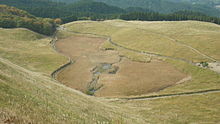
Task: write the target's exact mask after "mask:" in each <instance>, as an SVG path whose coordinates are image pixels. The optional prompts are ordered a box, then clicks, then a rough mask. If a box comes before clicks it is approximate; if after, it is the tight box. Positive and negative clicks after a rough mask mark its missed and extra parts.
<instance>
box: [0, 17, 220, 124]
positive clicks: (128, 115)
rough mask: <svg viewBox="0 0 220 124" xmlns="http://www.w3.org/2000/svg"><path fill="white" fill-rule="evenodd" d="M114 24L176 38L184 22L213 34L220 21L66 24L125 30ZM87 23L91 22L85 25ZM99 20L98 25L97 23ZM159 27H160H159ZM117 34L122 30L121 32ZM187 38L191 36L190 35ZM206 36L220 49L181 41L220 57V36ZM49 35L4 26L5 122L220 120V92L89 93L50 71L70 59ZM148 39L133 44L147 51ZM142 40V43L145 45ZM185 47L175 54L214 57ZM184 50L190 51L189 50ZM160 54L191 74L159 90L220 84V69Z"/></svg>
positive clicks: (0, 81)
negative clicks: (122, 96)
mask: <svg viewBox="0 0 220 124" xmlns="http://www.w3.org/2000/svg"><path fill="white" fill-rule="evenodd" d="M158 23H160V25H157V24H158ZM93 24H94V27H93ZM151 24H152V25H151ZM109 25H116V26H118V27H121V29H122V30H126V28H129V29H130V27H131V28H134V27H136V28H137V31H139V29H144V30H145V31H146V30H152V32H153V30H155V32H156V31H158V32H160V33H161V34H163V35H165V34H166V36H168V35H169V37H172V38H175V37H177V35H179V33H181V30H186V29H184V28H183V27H179V26H181V25H184V26H185V25H188V26H189V27H190V28H191V27H192V29H191V32H189V31H186V32H185V33H188V34H192V35H193V34H196V33H201V34H202V33H203V34H207V35H208V34H209V32H211V31H213V32H216V33H218V30H219V26H216V25H214V24H210V23H202V22H194V21H193V22H190V21H189V22H184V23H182V24H181V23H180V22H126V21H120V20H113V21H105V22H90V21H88V22H84V21H83V22H75V23H70V24H67V25H65V26H66V28H68V30H73V31H78V32H84V33H97V34H102V35H103V34H105V35H109V36H110V35H111V34H112V32H117V31H120V30H118V29H119V28H116V26H109ZM143 25H147V26H143ZM163 25H164V26H163ZM171 25H173V26H175V27H172V26H171ZM80 26H81V28H80ZM85 26H87V27H88V28H85ZM96 26H97V29H95V27H96ZM103 27H104V28H103ZM156 27H158V29H160V30H157V29H156ZM169 27H170V28H169ZM171 27H172V28H171ZM106 29H111V30H106ZM171 29H175V30H171ZM88 30H90V31H88ZM92 30H94V32H92ZM96 30H97V31H96ZM112 30H113V31H112ZM95 31H96V32H95ZM168 31H170V32H168ZM175 32H176V33H175ZM128 34H129V33H128ZM172 34H173V35H172ZM174 34H176V35H174ZM71 35H72V34H71V33H68V32H62V33H60V34H59V37H63V38H64V37H69V36H71ZM155 35H156V34H155ZM115 36H117V35H115ZM118 36H122V34H120V35H118ZM166 36H165V37H166ZM204 36H206V35H204ZM216 36H217V35H216ZM112 37H113V36H112ZM193 37H194V36H193ZM117 38H118V39H120V37H116V39H117ZM144 38H145V37H144ZM178 38H182V37H178ZM122 39H123V37H122ZM188 39H190V38H189V37H188ZM202 39H203V38H202ZM207 39H208V40H209V41H206V42H211V41H214V42H213V43H216V45H212V44H210V45H209V44H207V46H206V47H207V48H210V49H215V50H216V53H215V52H213V51H212V50H210V49H205V51H206V52H205V51H203V48H200V47H201V46H199V45H198V46H196V45H195V46H193V45H194V43H187V41H188V40H184V41H181V42H183V43H185V44H188V45H190V44H192V46H193V47H196V48H197V49H200V51H202V52H204V53H205V54H207V55H209V56H211V57H213V58H215V59H218V57H219V55H218V53H217V51H218V49H216V48H218V43H219V42H218V41H215V40H217V39H215V38H213V39H212V36H211V34H210V36H209V38H207ZM50 40H51V38H48V37H45V36H42V35H39V34H36V33H33V32H31V31H29V30H26V29H0V94H1V95H0V123H18V124H23V123H39V124H45V123H57V124H62V123H63V124H64V123H65V124H66V123H76V124H77V123H79V124H81V123H86V124H94V123H97V124H100V123H101V124H103V123H107V124H108V123H110V124H129V123H130V124H136V123H137V124H143V123H158V124H164V123H165V124H166V123H171V124H182V123H198V124H202V123H210V124H217V123H220V118H219V117H220V110H219V109H218V108H220V106H219V103H220V97H219V96H220V93H209V94H202V95H201V94H200V95H188V96H176V97H170V98H161V99H150V100H118V99H104V98H98V97H92V96H87V95H85V94H82V93H80V92H78V91H76V90H74V89H71V88H69V87H67V86H65V85H62V84H60V83H59V82H57V81H55V80H54V79H52V78H51V77H49V75H50V73H51V72H52V71H54V70H55V69H57V68H58V67H59V66H60V65H62V64H64V63H66V62H67V60H68V59H67V58H65V57H63V56H62V55H60V54H58V53H57V52H55V51H54V50H53V49H52V47H51V46H50V45H49V42H50ZM113 41H114V42H118V43H120V44H121V45H125V44H126V41H125V40H124V41H122V42H120V41H116V40H114V38H113ZM144 41H145V42H144ZM129 42H131V41H129ZM146 42H147V40H144V39H143V42H138V41H135V43H133V45H130V46H129V47H131V48H133V49H139V48H143V50H146V51H147V50H149V49H148V47H149V46H148V45H147V44H146ZM167 42H169V41H167ZM179 42H180V41H179ZM201 42H203V41H201ZM139 43H142V44H141V45H140V44H139ZM144 45H146V46H144ZM151 45H152V44H151ZM162 45H163V44H162ZM104 46H105V47H106V48H108V47H112V48H114V49H116V50H117V51H118V52H119V54H121V55H123V56H127V57H129V58H130V59H132V60H137V61H143V62H145V61H148V60H149V58H150V57H146V56H143V55H142V54H138V53H133V52H130V51H127V50H124V49H122V48H117V47H114V46H111V45H110V44H108V43H106V44H105V45H104ZM174 46H175V44H174ZM177 46H178V45H177ZM168 47H169V46H168ZM169 48H170V47H169ZM184 49H185V48H184ZM186 49H188V48H186ZM158 50H160V49H155V52H158V53H160V51H158ZM168 50H169V52H166V53H165V54H167V55H172V54H170V53H172V51H173V50H171V49H168ZM181 50H182V49H181ZM209 50H210V51H209ZM152 51H153V50H152ZM186 51H188V52H189V53H188V54H187V52H186V54H185V55H184V56H181V54H180V53H181V51H180V52H179V53H176V54H175V56H174V55H172V56H174V57H182V58H186V59H191V60H193V61H204V60H207V61H210V60H209V59H207V58H204V56H201V55H199V54H198V53H196V52H195V56H188V55H194V53H192V54H191V52H190V51H189V50H186ZM183 53H185V51H184V52H183ZM161 54H162V52H161ZM41 57H42V58H41ZM35 58H36V59H35ZM160 60H163V61H165V62H167V63H169V64H171V65H172V66H173V68H175V69H177V70H179V71H181V72H183V73H185V74H187V75H191V76H192V80H191V81H188V82H186V83H182V84H179V85H176V86H173V87H170V88H167V89H165V90H163V91H160V92H158V93H154V94H163V93H177V92H185V91H197V90H204V89H215V88H219V87H220V76H219V74H217V73H215V72H213V71H211V70H208V69H202V68H199V67H196V66H193V65H190V64H188V63H185V62H182V61H178V60H169V59H160Z"/></svg>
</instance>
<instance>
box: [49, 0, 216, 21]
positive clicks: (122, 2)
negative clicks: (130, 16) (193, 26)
mask: <svg viewBox="0 0 220 124" xmlns="http://www.w3.org/2000/svg"><path fill="white" fill-rule="evenodd" d="M53 1H59V2H67V3H74V2H77V1H79V0H53ZM94 1H97V2H104V3H106V4H108V5H113V6H117V7H120V8H129V7H140V8H144V9H149V10H151V11H155V12H160V13H172V12H176V11H180V10H190V11H196V12H202V13H205V14H207V15H210V16H218V17H219V16H220V14H219V12H220V11H219V10H217V9H216V8H215V7H213V6H210V5H209V4H207V3H208V1H206V2H205V3H204V1H203V0H202V1H203V3H204V4H192V3H191V2H186V1H187V0H182V1H179V0H178V1H177V0H94ZM197 3H201V2H200V1H197Z"/></svg>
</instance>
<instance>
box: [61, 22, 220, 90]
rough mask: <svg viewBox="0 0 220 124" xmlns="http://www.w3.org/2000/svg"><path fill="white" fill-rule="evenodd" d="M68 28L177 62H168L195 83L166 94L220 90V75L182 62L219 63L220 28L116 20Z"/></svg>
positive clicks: (205, 24) (184, 23)
mask: <svg viewBox="0 0 220 124" xmlns="http://www.w3.org/2000/svg"><path fill="white" fill-rule="evenodd" d="M65 27H67V30H69V31H73V32H80V33H89V34H90V33H91V34H97V35H104V36H109V37H111V38H112V41H113V42H114V43H116V44H118V45H120V46H123V47H125V48H127V49H132V50H137V51H140V52H150V53H155V54H159V55H162V56H169V57H171V58H173V59H165V60H166V61H167V62H169V63H171V64H173V65H174V66H175V67H176V68H177V69H179V70H181V71H182V72H185V73H187V74H189V75H191V76H192V78H193V80H191V81H189V82H188V83H183V84H180V85H177V86H175V87H171V88H167V90H164V91H162V92H181V91H192V90H201V89H215V88H219V87H220V85H219V83H220V76H219V74H217V73H215V72H212V71H210V70H207V69H201V68H199V67H195V66H193V65H190V64H188V63H186V62H182V59H183V60H186V61H192V62H202V61H210V62H211V61H213V60H212V58H214V59H216V60H218V61H219V59H220V56H219V54H218V52H216V50H218V49H219V48H216V47H219V41H218V40H217V39H216V38H215V37H213V35H215V36H216V37H218V36H220V35H219V30H220V27H219V26H218V25H215V24H211V23H204V22H197V21H182V22H141V21H130V22H129V21H121V20H114V21H104V22H92V21H84V22H73V23H69V24H66V25H65ZM182 36H184V39H183V38H181V37H182ZM204 36H206V39H207V40H205V39H203V38H201V39H195V40H190V39H191V38H192V37H204ZM180 38H181V39H180ZM188 41H191V42H188ZM207 42H208V43H207ZM209 42H210V43H209ZM200 44H201V45H200ZM203 44H206V45H203ZM105 47H107V48H109V47H113V48H115V46H112V45H111V44H108V43H107V44H106V46H105ZM115 49H119V50H120V49H121V48H117V47H116V48H115ZM126 51H127V50H126V49H125V50H124V49H122V54H125V56H130V58H134V59H136V56H138V55H137V54H136V55H132V54H130V53H129V52H126ZM162 59H164V58H162ZM176 59H178V60H176ZM138 60H139V61H141V60H143V61H144V57H143V56H142V57H139V58H138Z"/></svg>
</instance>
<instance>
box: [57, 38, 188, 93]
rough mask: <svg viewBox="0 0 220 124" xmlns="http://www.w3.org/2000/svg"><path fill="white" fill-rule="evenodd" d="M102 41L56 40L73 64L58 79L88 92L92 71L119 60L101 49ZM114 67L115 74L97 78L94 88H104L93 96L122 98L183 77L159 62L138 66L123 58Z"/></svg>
mask: <svg viewBox="0 0 220 124" xmlns="http://www.w3.org/2000/svg"><path fill="white" fill-rule="evenodd" d="M104 41H105V39H102V38H94V37H88V36H86V35H84V36H83V35H81V36H80V35H76V34H73V36H71V37H68V38H66V39H61V40H59V41H58V42H57V43H56V46H57V47H56V48H57V49H58V51H60V52H61V53H63V54H65V55H67V56H70V57H71V58H72V59H73V60H75V62H74V64H72V65H71V66H69V67H67V68H65V69H64V70H63V71H62V72H60V73H59V74H58V75H57V79H58V80H59V81H60V82H62V83H63V84H65V85H67V86H69V87H71V88H74V89H77V90H80V91H82V92H87V90H88V87H89V85H90V83H91V82H92V80H93V79H94V75H93V72H92V70H93V68H95V67H97V66H98V65H99V64H102V63H117V62H118V61H119V55H118V53H117V52H114V51H111V50H110V51H102V50H101V49H100V47H101V46H102V44H103V43H104ZM133 56H135V55H133ZM137 58H138V57H137ZM142 61H143V60H142ZM113 66H115V67H118V68H119V70H118V72H117V73H116V74H108V73H106V74H101V75H100V76H99V79H98V80H97V81H98V83H97V84H95V85H97V86H96V87H99V86H103V87H102V88H101V89H100V90H98V91H96V92H95V96H102V97H103V96H107V97H123V96H131V95H143V94H147V93H152V92H157V91H159V90H162V89H164V88H166V87H169V86H172V85H174V84H176V82H178V81H180V80H181V79H183V78H184V77H185V76H186V75H185V74H182V73H181V72H179V71H177V70H176V69H175V68H173V67H172V66H171V65H169V64H167V63H164V62H161V61H151V62H150V63H140V62H132V61H130V60H128V59H125V58H123V59H122V61H121V62H120V63H117V64H113Z"/></svg>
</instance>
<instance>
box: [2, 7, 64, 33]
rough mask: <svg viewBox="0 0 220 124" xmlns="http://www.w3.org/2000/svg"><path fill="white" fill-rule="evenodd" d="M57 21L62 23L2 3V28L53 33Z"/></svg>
mask: <svg viewBox="0 0 220 124" xmlns="http://www.w3.org/2000/svg"><path fill="white" fill-rule="evenodd" d="M56 22H58V23H60V22H59V21H55V20H53V19H49V18H37V17H35V16H33V15H31V14H29V13H27V12H25V11H23V10H19V9H17V8H15V7H9V6H6V5H0V27H2V28H27V29H30V30H32V31H35V32H38V33H41V34H44V35H52V34H53V33H54V32H55V30H56Z"/></svg>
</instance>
